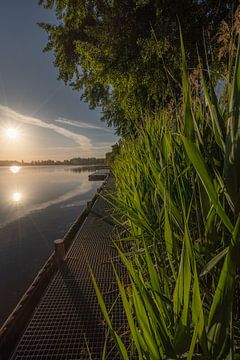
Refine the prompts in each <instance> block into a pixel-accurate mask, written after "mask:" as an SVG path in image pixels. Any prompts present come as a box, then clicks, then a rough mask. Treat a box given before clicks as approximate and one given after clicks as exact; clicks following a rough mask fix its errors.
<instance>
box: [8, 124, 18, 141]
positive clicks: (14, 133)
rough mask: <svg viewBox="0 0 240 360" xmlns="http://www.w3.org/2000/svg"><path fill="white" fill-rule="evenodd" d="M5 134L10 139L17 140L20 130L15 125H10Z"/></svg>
mask: <svg viewBox="0 0 240 360" xmlns="http://www.w3.org/2000/svg"><path fill="white" fill-rule="evenodd" d="M5 135H6V137H7V138H8V139H10V140H15V139H17V138H18V135H19V133H18V130H17V129H16V128H14V127H9V128H7V129H6V130H5Z"/></svg>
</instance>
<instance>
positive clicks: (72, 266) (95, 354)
mask: <svg viewBox="0 0 240 360" xmlns="http://www.w3.org/2000/svg"><path fill="white" fill-rule="evenodd" d="M106 188H107V190H108V189H110V188H113V179H111V178H110V179H109V180H108V182H107V185H106ZM104 191H106V190H103V192H104ZM110 208H111V207H110V205H109V204H108V203H107V202H106V201H105V200H104V199H102V198H101V197H99V198H98V199H97V200H96V202H95V204H94V206H93V209H92V211H91V212H90V214H89V215H88V217H87V218H86V219H85V221H84V223H83V225H82V226H81V228H80V229H79V231H78V233H77V235H76V237H75V240H74V242H73V244H72V246H71V248H70V250H69V251H68V253H67V255H66V258H65V260H64V262H63V264H62V265H61V267H60V268H59V270H58V271H57V273H56V274H55V276H54V278H53V279H52V281H51V283H50V284H49V285H48V287H47V289H46V291H45V293H44V294H43V296H42V298H41V300H40V302H39V304H38V306H37V307H36V309H35V312H34V314H33V316H32V318H31V320H30V322H29V324H28V326H27V328H26V329H25V331H24V333H23V335H22V337H21V339H20V341H19V343H18V345H17V347H16V349H15V350H14V351H13V355H12V357H11V359H45V360H46V359H64V360H67V359H72V360H74V359H78V360H79V359H80V360H81V359H89V358H90V356H89V351H90V352H91V357H92V359H101V354H102V351H103V348H104V342H105V331H106V327H105V326H104V324H103V317H102V315H101V311H100V309H99V305H98V302H97V298H96V294H95V290H94V287H93V284H92V280H91V276H90V273H89V266H90V267H91V268H92V270H93V273H94V275H95V277H96V281H97V283H98V285H99V288H100V289H101V292H102V293H103V295H104V300H105V302H106V304H107V306H108V307H110V306H111V304H112V303H113V302H114V300H115V299H116V297H117V294H118V292H117V286H116V283H115V277H114V274H113V270H112V266H111V263H110V259H111V258H112V257H113V256H115V255H116V252H115V249H114V247H113V246H112V242H111V234H112V231H113V223H112V220H111V218H110V216H109V210H110ZM118 272H119V273H120V276H124V273H123V270H122V269H121V267H120V265H118ZM112 317H113V323H114V325H115V328H119V327H123V324H125V319H124V315H123V311H122V306H121V302H120V300H118V301H117V302H116V305H115V306H114V308H113V312H112ZM122 331H123V332H124V328H123V329H122ZM107 354H108V355H107V357H106V358H107V359H115V358H117V356H116V349H115V348H114V344H113V342H112V341H111V339H110V338H109V341H108V345H107Z"/></svg>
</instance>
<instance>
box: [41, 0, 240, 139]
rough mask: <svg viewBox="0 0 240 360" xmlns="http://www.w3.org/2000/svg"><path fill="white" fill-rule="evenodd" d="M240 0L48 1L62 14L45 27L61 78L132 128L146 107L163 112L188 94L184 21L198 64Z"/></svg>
mask: <svg viewBox="0 0 240 360" xmlns="http://www.w3.org/2000/svg"><path fill="white" fill-rule="evenodd" d="M237 2H238V1H230V0H218V1H216V0H152V1H151V0H117V1H116V0H40V1H39V3H40V4H41V5H42V6H44V7H45V8H48V9H54V11H55V14H56V17H57V22H56V23H55V24H43V23H42V24H40V25H41V27H43V28H44V29H45V30H46V31H47V33H48V36H49V38H48V44H47V46H46V48H45V50H46V51H52V50H53V52H54V55H55V61H54V64H55V66H56V67H57V68H58V69H59V78H60V79H63V80H64V81H65V83H68V84H70V85H71V86H72V87H73V89H75V90H78V91H81V93H82V95H81V96H82V99H84V100H85V101H87V102H88V103H89V106H90V108H95V107H97V106H100V107H101V108H102V113H103V119H104V120H105V121H107V123H108V124H109V125H112V124H113V125H114V126H115V127H116V128H117V129H118V131H119V133H124V132H126V131H128V130H129V129H131V127H134V126H135V122H139V121H140V116H141V113H142V111H143V109H145V110H156V109H158V108H160V107H161V106H163V105H165V104H166V103H168V102H169V100H170V99H171V97H172V95H176V94H179V93H180V85H179V84H180V81H179V79H180V71H179V67H180V65H179V23H180V24H181V28H182V32H183V37H184V41H185V44H186V54H187V57H189V58H191V64H192V65H193V67H195V66H196V64H197V62H198V58H197V51H196V49H197V48H198V52H199V54H200V56H202V57H204V45H203V31H205V33H206V34H207V36H208V38H209V39H214V37H216V34H217V31H218V29H219V26H220V24H221V23H222V21H223V20H225V21H228V22H231V19H232V14H233V11H234V9H235V8H236V6H237ZM209 60H210V61H211V56H209ZM173 92H174V94H173ZM130 114H131V116H130ZM130 118H131V120H130Z"/></svg>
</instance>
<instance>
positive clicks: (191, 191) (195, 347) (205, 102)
mask: <svg viewBox="0 0 240 360" xmlns="http://www.w3.org/2000/svg"><path fill="white" fill-rule="evenodd" d="M181 47H182V87H183V100H182V103H181V104H178V105H176V106H175V107H173V108H172V109H168V110H166V111H162V112H161V113H159V114H157V115H156V117H155V118H153V117H150V116H149V117H148V118H146V120H145V123H144V126H141V127H139V129H138V136H137V137H135V138H128V139H127V140H125V141H123V142H122V145H121V149H120V154H119V156H118V158H117V159H116V161H115V165H114V168H113V172H114V175H115V181H116V195H115V197H116V201H117V211H118V217H117V219H118V220H117V221H118V222H119V223H120V226H121V229H123V230H124V231H122V232H121V236H120V241H117V242H116V246H117V249H118V252H119V255H120V257H121V260H122V262H123V264H124V265H125V266H126V268H127V271H128V274H129V278H130V283H129V284H128V285H126V284H123V283H122V282H121V280H120V279H119V278H118V275H117V273H116V279H117V282H118V285H119V291H120V294H121V297H122V302H123V306H124V309H125V312H126V316H127V320H128V324H129V331H130V338H131V340H132V347H131V350H129V349H126V348H125V346H124V341H123V339H122V336H121V334H117V333H116V332H115V330H114V329H113V328H112V324H111V320H110V318H109V316H108V314H107V310H106V308H105V305H104V302H103V299H102V297H101V294H100V292H99V290H98V287H97V284H96V282H94V285H95V289H96V291H97V295H98V298H99V303H100V306H101V308H102V310H103V313H104V316H105V318H106V322H107V324H108V326H109V329H110V331H111V332H112V334H113V335H114V338H115V341H116V343H117V344H118V348H119V353H120V354H121V357H122V358H123V359H128V358H130V357H131V356H132V355H133V354H135V356H137V358H139V359H151V360H153V359H156V360H159V359H188V360H190V359H214V360H217V359H219V360H222V359H228V360H230V359H240V356H239V353H240V330H239V329H240V316H239V315H240V307H239V306H240V302H239V296H238V294H239V264H240V260H239V259H240V130H239V129H240V55H239V42H238V49H237V51H234V52H232V55H231V61H230V62H229V63H230V68H229V77H228V79H227V80H226V81H225V88H226V91H225V92H224V97H222V98H219V96H217V94H216V92H215V88H214V86H213V85H212V80H211V70H210V69H209V68H208V69H204V70H203V69H201V92H200V94H198V96H193V91H192V88H191V87H190V85H189V82H188V73H187V64H186V60H185V54H184V46H183V42H181ZM231 64H234V65H231ZM200 68H201V63H200ZM206 79H207V80H206Z"/></svg>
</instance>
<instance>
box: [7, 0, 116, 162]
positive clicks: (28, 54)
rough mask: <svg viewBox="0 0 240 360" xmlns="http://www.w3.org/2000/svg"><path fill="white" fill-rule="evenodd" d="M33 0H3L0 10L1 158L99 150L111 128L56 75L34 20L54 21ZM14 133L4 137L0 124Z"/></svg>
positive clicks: (106, 144) (85, 153)
mask: <svg viewBox="0 0 240 360" xmlns="http://www.w3.org/2000/svg"><path fill="white" fill-rule="evenodd" d="M54 21H55V17H54V13H53V12H51V11H47V10H44V9H43V8H41V7H40V6H38V4H37V0H24V1H19V0H8V1H4V2H3V4H2V6H1V12H0V148H1V151H0V160H5V159H9V160H25V161H29V160H36V159H59V160H63V159H69V158H71V157H78V156H80V157H90V156H97V157H101V156H104V154H105V152H107V151H109V150H110V149H111V144H114V143H115V142H116V141H117V137H116V136H115V135H114V129H109V128H108V127H107V126H106V125H105V123H103V122H102V121H100V117H101V113H100V110H89V109H88V105H87V104H86V103H84V102H80V100H79V99H80V94H79V93H77V92H74V91H72V90H71V88H70V87H67V86H65V85H64V83H63V82H62V81H59V80H57V75H58V72H57V69H55V68H54V66H53V57H52V55H51V54H50V53H47V54H46V53H43V52H42V49H43V48H44V46H45V45H46V42H47V35H46V34H45V33H44V31H43V30H42V29H40V28H39V27H38V26H37V22H54ZM8 127H15V128H17V129H18V133H19V136H18V137H17V138H16V139H15V140H13V139H12V140H10V139H7V138H6V136H5V129H6V128H8Z"/></svg>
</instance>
